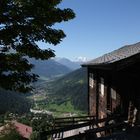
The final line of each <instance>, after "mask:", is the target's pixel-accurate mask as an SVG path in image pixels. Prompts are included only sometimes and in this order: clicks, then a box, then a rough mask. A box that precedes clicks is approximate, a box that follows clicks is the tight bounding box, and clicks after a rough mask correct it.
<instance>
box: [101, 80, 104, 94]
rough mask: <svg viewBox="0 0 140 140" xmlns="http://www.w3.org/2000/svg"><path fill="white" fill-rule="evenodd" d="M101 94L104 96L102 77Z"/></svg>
mask: <svg viewBox="0 0 140 140" xmlns="http://www.w3.org/2000/svg"><path fill="white" fill-rule="evenodd" d="M101 95H102V96H104V79H103V78H101Z"/></svg>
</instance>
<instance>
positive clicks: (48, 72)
mask: <svg viewBox="0 0 140 140" xmlns="http://www.w3.org/2000/svg"><path fill="white" fill-rule="evenodd" d="M28 60H29V62H30V63H32V64H34V66H35V67H34V68H33V70H32V72H34V73H36V74H38V75H39V76H40V78H42V79H43V78H45V79H47V78H54V77H58V76H61V75H64V74H67V73H69V72H71V71H72V69H70V68H68V67H67V66H65V65H62V64H60V63H58V62H56V61H55V60H53V59H49V60H35V59H33V58H29V59H28Z"/></svg>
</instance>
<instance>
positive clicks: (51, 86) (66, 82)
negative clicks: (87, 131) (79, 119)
mask: <svg viewBox="0 0 140 140" xmlns="http://www.w3.org/2000/svg"><path fill="white" fill-rule="evenodd" d="M43 87H44V86H43ZM45 90H46V95H44V98H43V96H40V97H38V101H37V104H38V106H39V107H40V108H43V109H47V110H49V111H52V112H55V113H56V114H57V115H58V114H62V113H76V114H77V115H78V113H80V114H81V113H87V101H88V99H87V77H86V69H84V68H81V69H78V70H75V71H73V72H71V73H69V74H67V75H65V76H63V77H61V78H59V79H57V80H53V81H49V82H47V83H46V89H45ZM45 96H46V97H45Z"/></svg>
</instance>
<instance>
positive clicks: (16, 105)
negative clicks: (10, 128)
mask: <svg viewBox="0 0 140 140" xmlns="http://www.w3.org/2000/svg"><path fill="white" fill-rule="evenodd" d="M0 106H1V107H0V114H4V113H6V112H11V113H19V114H23V113H26V112H29V111H30V107H31V103H30V101H29V99H27V98H26V97H25V95H23V94H18V93H15V92H12V91H6V90H3V89H0Z"/></svg>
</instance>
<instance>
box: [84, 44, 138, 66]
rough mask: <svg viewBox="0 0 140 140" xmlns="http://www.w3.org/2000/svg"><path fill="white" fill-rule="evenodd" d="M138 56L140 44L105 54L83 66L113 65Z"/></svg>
mask: <svg viewBox="0 0 140 140" xmlns="http://www.w3.org/2000/svg"><path fill="white" fill-rule="evenodd" d="M137 54H140V42H138V43H136V44H132V45H126V46H124V47H122V48H119V49H117V50H115V51H112V52H110V53H107V54H104V55H103V56H101V57H98V58H96V59H93V60H91V61H89V62H87V63H84V64H83V65H82V66H97V65H106V64H111V63H115V62H118V61H120V60H123V59H127V58H129V57H131V56H135V55H137Z"/></svg>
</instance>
